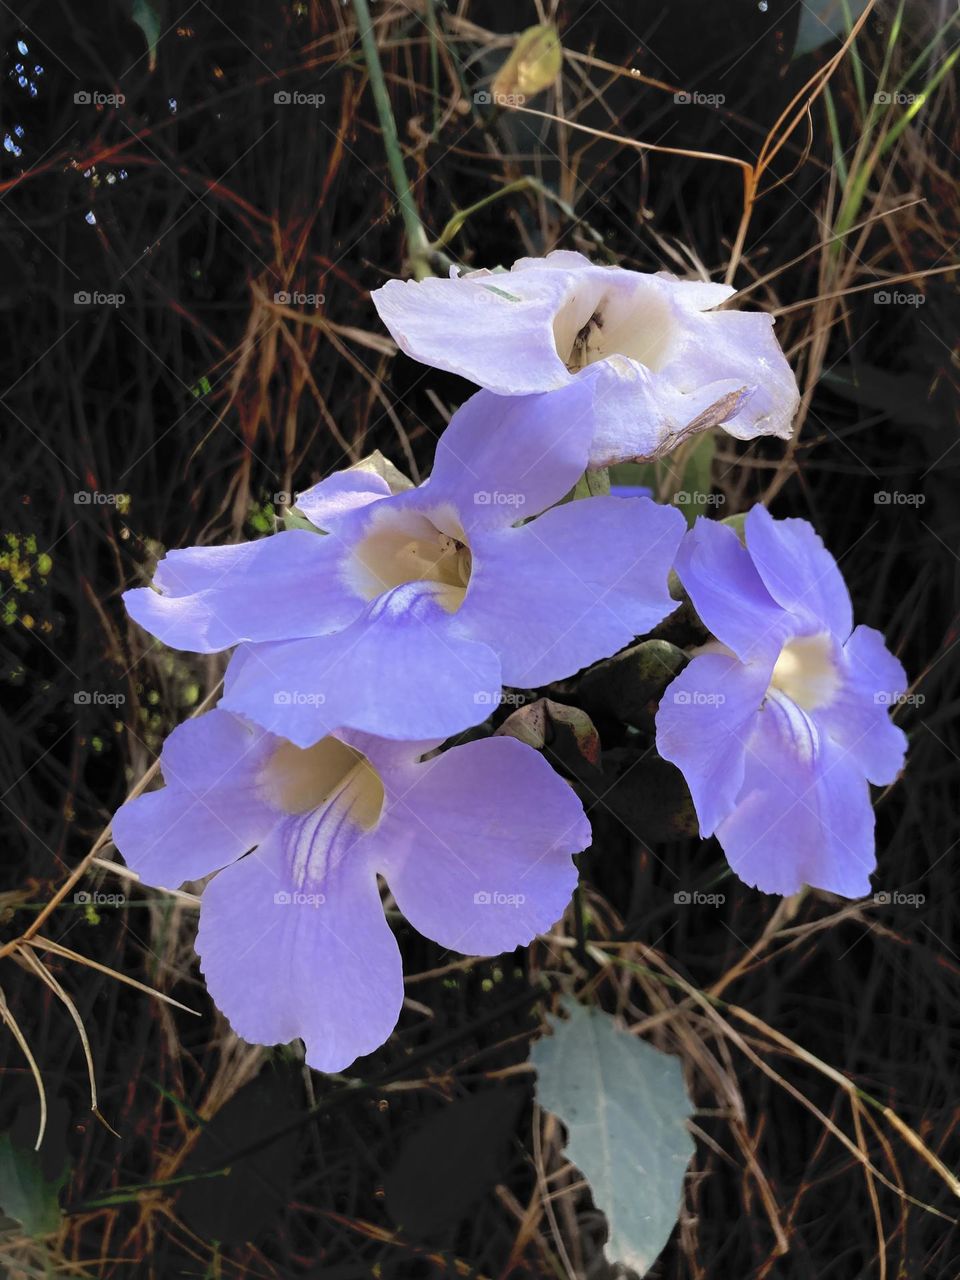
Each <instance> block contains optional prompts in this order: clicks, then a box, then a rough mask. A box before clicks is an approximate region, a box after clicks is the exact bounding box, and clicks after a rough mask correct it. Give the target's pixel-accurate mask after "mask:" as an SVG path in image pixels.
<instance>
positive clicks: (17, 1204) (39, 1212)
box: [0, 1133, 68, 1236]
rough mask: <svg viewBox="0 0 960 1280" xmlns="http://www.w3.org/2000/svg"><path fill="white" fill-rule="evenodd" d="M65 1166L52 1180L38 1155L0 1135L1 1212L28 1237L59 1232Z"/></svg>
mask: <svg viewBox="0 0 960 1280" xmlns="http://www.w3.org/2000/svg"><path fill="white" fill-rule="evenodd" d="M67 1169H68V1167H67V1165H66V1164H64V1167H63V1170H62V1171H61V1173H60V1174H59V1175H58V1177H56V1178H54V1179H52V1180H51V1179H48V1178H47V1176H46V1175H45V1173H44V1171H43V1166H42V1164H41V1160H40V1155H39V1154H38V1153H37V1152H36V1151H32V1150H30V1149H29V1148H24V1147H19V1146H17V1145H16V1144H15V1143H14V1142H13V1140H12V1139H11V1137H10V1134H9V1133H4V1134H0V1209H2V1210H3V1212H4V1213H5V1214H7V1216H8V1217H10V1218H15V1219H16V1220H17V1222H19V1223H20V1225H21V1226H22V1227H23V1229H24V1231H26V1233H27V1234H28V1235H31V1236H47V1235H51V1234H52V1233H53V1232H54V1231H59V1229H60V1201H59V1198H58V1197H59V1193H60V1188H61V1187H62V1186H63V1185H64V1183H65V1182H66V1180H67Z"/></svg>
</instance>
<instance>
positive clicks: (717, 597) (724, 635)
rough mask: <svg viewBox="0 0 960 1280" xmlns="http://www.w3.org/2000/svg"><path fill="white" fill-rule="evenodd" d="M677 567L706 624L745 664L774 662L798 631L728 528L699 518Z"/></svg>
mask: <svg viewBox="0 0 960 1280" xmlns="http://www.w3.org/2000/svg"><path fill="white" fill-rule="evenodd" d="M675 567H676V570H677V573H678V574H679V576H680V581H681V582H682V583H683V586H684V589H685V590H686V592H687V594H688V595H689V597H690V599H691V601H692V602H693V607H694V608H695V609H696V611H697V613H698V614H699V616H700V619H701V621H702V622H703V624H704V626H705V627H706V628H707V630H708V631H710V632H711V633H712V634H713V635H715V636H716V637H717V639H718V640H719V641H721V643H723V644H725V645H727V646H728V648H730V649H732V650H733V652H734V653H735V654H736V655H737V657H738V658H740V659H741V660H742V661H744V662H747V661H749V660H750V659H751V658H753V657H762V658H764V659H766V658H768V657H770V656H771V655H772V657H773V658H774V659H775V658H776V656H777V654H779V652H780V649H781V648H782V646H783V644H784V642H785V641H786V640H787V639H788V638H789V637H790V636H791V635H793V634H794V633H795V632H796V630H797V629H798V628H797V626H796V625H795V622H794V620H793V619H791V618H790V616H789V615H788V614H787V613H785V612H784V610H783V609H782V608H781V607H780V606H779V605H778V604H777V603H776V602H775V601H774V600H773V599H772V598H771V596H770V593H769V591H768V590H767V588H766V587H765V586H764V584H763V582H762V580H761V578H760V575H759V574H758V573H757V570H756V568H755V567H754V564H753V561H752V560H751V558H750V554H749V552H748V551H747V549H746V548H745V547H744V545H743V544H742V543H741V541H740V539H739V538H738V537H737V535H736V533H734V531H733V529H731V528H730V527H729V525H724V524H720V523H719V522H718V521H716V520H707V519H705V518H704V517H703V516H698V517H697V520H696V522H695V524H694V526H693V528H692V529H691V530H690V531H689V532H688V533H687V535H686V536H685V538H684V539H683V542H681V544H680V550H679V551H678V552H677V561H676V566H675Z"/></svg>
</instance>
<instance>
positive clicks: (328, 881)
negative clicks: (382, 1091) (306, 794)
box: [196, 813, 403, 1071]
mask: <svg viewBox="0 0 960 1280" xmlns="http://www.w3.org/2000/svg"><path fill="white" fill-rule="evenodd" d="M327 822H329V818H328V819H327ZM326 828H327V824H326V823H325V822H324V815H323V814H317V813H310V814H306V815H305V816H303V817H301V818H289V819H287V820H286V821H285V822H284V823H283V824H282V825H281V827H279V828H278V829H277V831H275V832H274V834H273V835H272V836H271V837H270V838H269V839H268V840H267V841H266V842H265V843H264V844H263V845H261V847H260V849H259V850H258V851H257V852H256V853H254V854H251V855H250V856H249V857H247V858H244V859H243V860H242V861H240V862H238V863H235V864H234V865H233V866H231V867H228V868H227V869H226V870H225V871H222V872H221V873H220V875H218V876H217V877H216V878H215V879H214V880H213V881H211V883H210V884H209V885H208V886H207V888H206V889H205V891H204V894H203V902H202V906H201V910H200V928H199V931H198V934H197V944H196V946H197V952H198V954H199V956H200V967H201V969H202V971H203V975H204V978H205V979H206V983H207V987H208V988H209V991H210V994H211V996H212V997H213V999H214V1001H215V1003H216V1004H217V1006H218V1008H219V1009H220V1010H221V1011H222V1012H223V1013H224V1014H225V1016H226V1017H227V1019H228V1020H229V1022H230V1025H231V1026H232V1027H233V1029H234V1031H235V1032H236V1033H237V1035H239V1036H242V1037H243V1039H245V1040H249V1041H252V1042H253V1043H255V1044H277V1043H286V1042H287V1041H289V1040H293V1039H296V1038H298V1037H299V1038H300V1039H302V1040H303V1041H304V1044H305V1045H306V1058H307V1062H308V1063H309V1065H310V1066H311V1067H314V1068H315V1069H316V1070H317V1071H342V1070H343V1069H344V1068H345V1067H348V1066H349V1065H350V1064H351V1063H352V1062H353V1061H354V1059H355V1058H357V1057H360V1056H361V1055H363V1054H366V1053H371V1052H372V1051H373V1050H374V1049H376V1048H377V1047H378V1046H379V1045H381V1044H383V1042H384V1041H385V1040H386V1039H387V1038H388V1037H389V1035H390V1033H391V1032H392V1030H393V1028H394V1027H395V1025H396V1022H397V1018H398V1017H399V1015H400V1009H401V1006H402V1003H403V975H402V969H401V961H400V953H399V950H398V948H397V944H396V941H395V939H394V937H393V934H392V933H391V931H390V928H389V926H388V925H387V922H386V919H385V918H384V914H383V908H382V906H381V903H380V893H379V890H378V888H377V878H376V874H375V872H374V870H373V867H372V865H371V860H370V854H369V851H368V849H367V848H366V845H367V843H368V842H367V841H365V840H362V839H361V840H360V841H359V842H358V843H357V844H355V845H354V846H353V847H352V848H350V849H349V850H348V851H346V853H345V856H342V857H340V858H339V859H332V860H331V861H330V865H325V866H323V867H322V868H321V869H320V870H319V871H317V870H316V869H315V868H314V869H313V871H312V872H311V874H310V875H309V876H308V877H307V878H304V876H303V874H302V868H303V866H304V865H309V864H311V863H314V862H317V861H319V862H321V863H324V861H325V847H324V841H325V840H326V839H327V838H328V835H329V831H328V830H327V829H326ZM298 868H301V870H298Z"/></svg>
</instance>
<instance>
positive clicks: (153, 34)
mask: <svg viewBox="0 0 960 1280" xmlns="http://www.w3.org/2000/svg"><path fill="white" fill-rule="evenodd" d="M130 20H131V22H135V23H136V25H137V26H138V27H139V28H140V30H141V31H142V32H143V38H144V39H145V40H146V42H147V66H148V67H149V68H150V70H151V71H156V69H157V44H158V43H159V40H160V26H161V24H160V15H159V13H157V11H156V9H155V8H154V6H153V5H152V4H150V0H131V4H130Z"/></svg>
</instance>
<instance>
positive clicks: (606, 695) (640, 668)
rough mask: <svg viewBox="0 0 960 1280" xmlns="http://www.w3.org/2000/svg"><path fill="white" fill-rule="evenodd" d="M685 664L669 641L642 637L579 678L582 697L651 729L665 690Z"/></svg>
mask: <svg viewBox="0 0 960 1280" xmlns="http://www.w3.org/2000/svg"><path fill="white" fill-rule="evenodd" d="M686 664H687V657H686V654H685V653H684V652H683V651H682V650H681V649H679V648H678V647H677V646H676V645H675V644H671V643H670V642H669V640H642V641H641V642H640V644H635V645H632V646H631V648H629V649H624V650H623V652H622V653H618V654H617V655H616V656H615V657H613V658H607V659H605V660H604V661H603V662H598V663H597V664H596V666H594V667H591V668H590V670H589V671H588V672H587V673H586V675H585V676H583V678H582V679H581V681H580V696H581V697H582V699H583V700H584V702H585V703H586V705H587V709H588V710H593V709H594V708H596V710H597V711H598V712H600V713H602V714H603V715H608V716H612V717H613V718H614V719H615V720H619V721H620V722H621V723H622V724H634V725H640V726H642V727H643V728H652V727H653V718H654V716H655V715H656V711H657V705H658V703H659V702H660V698H661V696H662V694H663V691H664V689H665V688H666V687H667V685H668V684H669V683H670V682H671V680H674V679H675V678H676V677H677V676H678V675H679V674H680V672H681V671H682V670H683V668H684V667H685V666H686Z"/></svg>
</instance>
